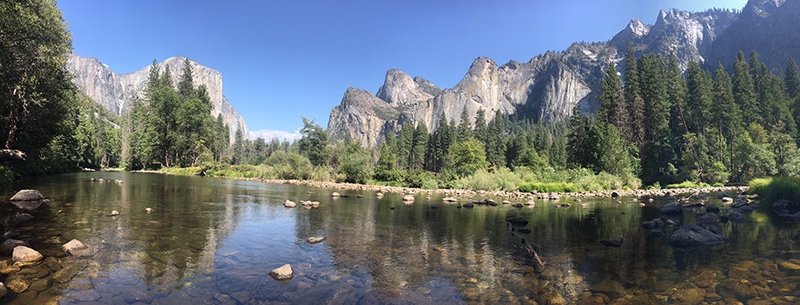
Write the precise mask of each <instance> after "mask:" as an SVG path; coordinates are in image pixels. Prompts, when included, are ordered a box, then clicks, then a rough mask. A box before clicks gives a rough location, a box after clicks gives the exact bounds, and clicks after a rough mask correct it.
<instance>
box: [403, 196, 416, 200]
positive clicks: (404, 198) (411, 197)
mask: <svg viewBox="0 0 800 305" xmlns="http://www.w3.org/2000/svg"><path fill="white" fill-rule="evenodd" d="M403 201H414V195H405V196H403Z"/></svg>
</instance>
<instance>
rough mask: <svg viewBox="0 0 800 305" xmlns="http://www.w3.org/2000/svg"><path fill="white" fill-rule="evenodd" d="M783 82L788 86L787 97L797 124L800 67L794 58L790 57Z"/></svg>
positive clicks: (799, 119)
mask: <svg viewBox="0 0 800 305" xmlns="http://www.w3.org/2000/svg"><path fill="white" fill-rule="evenodd" d="M783 84H784V86H785V87H786V99H787V103H788V104H789V107H790V109H791V111H792V117H793V118H794V121H795V124H800V69H798V67H797V63H796V62H795V61H794V59H789V64H788V65H787V66H786V74H785V75H784V81H783ZM798 140H800V139H798Z"/></svg>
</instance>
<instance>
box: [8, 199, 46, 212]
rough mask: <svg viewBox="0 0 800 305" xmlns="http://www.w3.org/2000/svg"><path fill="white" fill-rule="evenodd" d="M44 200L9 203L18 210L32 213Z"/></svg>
mask: <svg viewBox="0 0 800 305" xmlns="http://www.w3.org/2000/svg"><path fill="white" fill-rule="evenodd" d="M43 202H45V200H29V201H12V202H11V203H12V204H14V205H15V206H17V207H18V208H20V209H23V210H26V211H33V210H36V209H38V208H39V207H40V206H41V205H42V203H43Z"/></svg>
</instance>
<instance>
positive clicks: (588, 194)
mask: <svg viewBox="0 0 800 305" xmlns="http://www.w3.org/2000/svg"><path fill="white" fill-rule="evenodd" d="M131 172H136V173H159V174H166V175H179V176H194V175H183V174H176V173H170V172H165V171H159V170H138V171H131ZM210 178H219V179H232V180H244V181H259V182H264V183H271V184H291V185H301V186H310V187H314V188H324V189H335V190H345V191H367V192H380V193H396V194H428V195H431V194H442V195H445V196H452V197H456V198H471V197H474V196H488V197H502V198H511V199H514V198H516V199H550V200H554V199H555V200H557V199H558V198H562V197H563V198H614V197H636V198H643V197H644V198H658V197H671V196H678V195H681V194H691V195H699V194H710V193H724V192H728V193H730V196H729V197H736V196H737V195H739V194H742V193H744V192H746V191H747V190H748V189H749V188H748V186H722V187H713V186H712V187H703V188H675V189H660V190H655V189H652V190H647V189H637V190H602V191H583V192H538V191H531V192H521V191H485V190H467V189H423V188H412V187H402V186H382V185H371V184H356V183H346V182H330V181H327V182H323V181H313V180H294V179H261V178H238V177H210Z"/></svg>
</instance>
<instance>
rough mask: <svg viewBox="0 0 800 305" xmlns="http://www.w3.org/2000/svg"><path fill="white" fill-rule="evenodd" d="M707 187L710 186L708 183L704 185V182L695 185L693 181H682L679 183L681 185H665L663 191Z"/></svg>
mask: <svg viewBox="0 0 800 305" xmlns="http://www.w3.org/2000/svg"><path fill="white" fill-rule="evenodd" d="M709 186H711V185H709V184H708V183H704V182H700V183H695V182H693V181H688V180H687V181H684V182H681V183H673V184H667V186H666V187H664V188H665V189H697V188H704V187H709Z"/></svg>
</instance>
